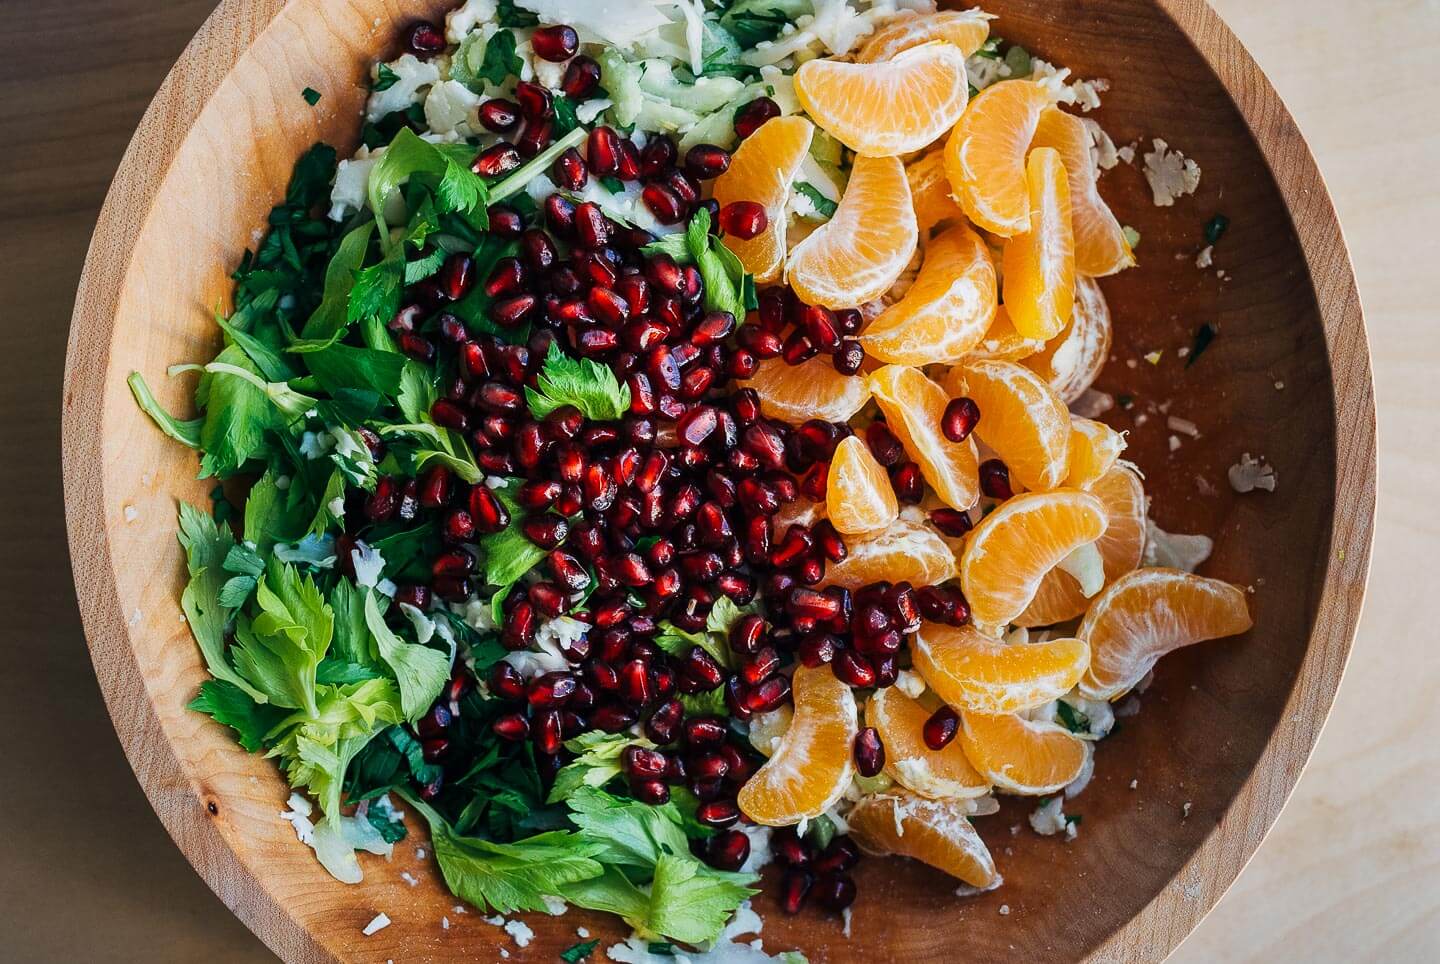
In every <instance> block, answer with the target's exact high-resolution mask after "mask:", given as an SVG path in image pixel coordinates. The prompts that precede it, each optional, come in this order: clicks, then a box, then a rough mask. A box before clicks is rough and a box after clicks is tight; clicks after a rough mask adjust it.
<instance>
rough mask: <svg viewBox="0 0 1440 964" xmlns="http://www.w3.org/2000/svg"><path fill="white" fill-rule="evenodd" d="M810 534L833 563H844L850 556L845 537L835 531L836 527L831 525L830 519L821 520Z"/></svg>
mask: <svg viewBox="0 0 1440 964" xmlns="http://www.w3.org/2000/svg"><path fill="white" fill-rule="evenodd" d="M810 534H811V537H812V538H813V539H814V540H815V545H816V547H817V548H818V549H819V550H820V552H821V553H822V554H824V556H825V558H826V559H829V560H830V561H831V562H844V561H845V557H846V556H848V555H849V554H850V550H849V548H848V547H846V545H845V539H844V537H843V536H841V535H840V533H838V532H836V531H835V526H833V525H831V523H830V520H829V519H821V520H820V521H819V522H817V523H815V528H814V529H813V530H812V531H811V533H810Z"/></svg>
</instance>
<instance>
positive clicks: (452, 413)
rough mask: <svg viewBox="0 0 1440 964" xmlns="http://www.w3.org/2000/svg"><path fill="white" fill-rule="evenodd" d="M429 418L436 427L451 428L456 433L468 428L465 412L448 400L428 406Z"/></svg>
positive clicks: (467, 418) (468, 422) (468, 418)
mask: <svg viewBox="0 0 1440 964" xmlns="http://www.w3.org/2000/svg"><path fill="white" fill-rule="evenodd" d="M430 418H431V419H433V420H434V422H435V424H436V425H440V426H442V427H444V428H453V429H454V430H455V431H457V432H463V431H465V430H466V429H468V428H469V427H470V416H468V415H466V414H465V410H464V409H463V408H461V407H460V406H459V405H456V404H455V403H454V402H452V401H450V400H449V399H444V398H442V399H440V400H439V401H437V402H436V403H435V404H434V405H432V406H430Z"/></svg>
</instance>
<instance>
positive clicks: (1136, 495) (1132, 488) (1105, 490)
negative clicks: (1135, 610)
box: [1015, 465, 1146, 626]
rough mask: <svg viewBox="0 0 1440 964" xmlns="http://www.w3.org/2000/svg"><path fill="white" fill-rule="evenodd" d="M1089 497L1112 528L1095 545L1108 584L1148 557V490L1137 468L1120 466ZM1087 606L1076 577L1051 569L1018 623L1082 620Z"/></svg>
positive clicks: (1043, 623)
mask: <svg viewBox="0 0 1440 964" xmlns="http://www.w3.org/2000/svg"><path fill="white" fill-rule="evenodd" d="M1090 494H1091V495H1093V496H1095V498H1097V499H1099V500H1100V502H1101V504H1102V505H1104V506H1105V516H1106V519H1107V521H1108V524H1107V525H1106V526H1105V533H1104V535H1102V536H1101V537H1100V538H1099V539H1097V540H1095V548H1096V549H1097V550H1098V551H1099V553H1100V560H1101V564H1102V566H1103V567H1104V571H1105V582H1106V583H1107V584H1108V583H1112V582H1114V581H1115V580H1116V579H1119V578H1120V577H1121V576H1123V575H1125V573H1127V572H1130V571H1131V570H1133V569H1134V568H1135V567H1136V566H1138V565H1140V559H1141V557H1142V556H1143V555H1144V553H1145V511H1146V505H1145V487H1144V485H1143V484H1142V483H1141V481H1140V476H1138V475H1137V474H1136V473H1135V471H1134V470H1133V469H1130V468H1128V467H1126V466H1124V465H1117V466H1116V467H1115V468H1113V469H1111V470H1110V471H1109V472H1106V473H1105V474H1104V475H1103V476H1101V477H1100V479H1099V481H1097V482H1096V483H1095V484H1094V485H1092V486H1091V487H1090ZM1089 605H1090V600H1089V599H1087V598H1086V597H1085V594H1084V593H1083V592H1081V591H1080V586H1079V585H1078V584H1077V583H1076V581H1075V578H1074V577H1073V576H1071V575H1070V574H1069V573H1067V572H1063V571H1062V570H1060V569H1052V570H1050V571H1049V572H1048V573H1046V574H1045V578H1044V579H1043V580H1041V582H1040V588H1039V589H1038V590H1036V591H1035V598H1034V599H1032V600H1030V605H1029V606H1027V607H1025V611H1024V612H1023V613H1021V614H1020V616H1019V618H1017V619H1016V620H1015V623H1016V624H1017V625H1020V626H1052V625H1054V624H1055V623H1062V622H1064V621H1065V620H1067V619H1074V618H1075V617H1076V616H1079V615H1082V614H1083V613H1084V612H1085V610H1086V608H1087V607H1089Z"/></svg>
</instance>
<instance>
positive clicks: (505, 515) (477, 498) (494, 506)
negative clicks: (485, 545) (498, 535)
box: [469, 485, 510, 532]
mask: <svg viewBox="0 0 1440 964" xmlns="http://www.w3.org/2000/svg"><path fill="white" fill-rule="evenodd" d="M469 507H470V517H471V518H472V519H473V520H474V521H475V528H476V529H477V530H478V531H480V532H499V531H500V530H501V529H504V528H505V527H506V526H508V525H509V524H510V513H509V512H506V511H505V506H504V505H502V504H501V503H500V500H499V498H497V497H496V495H495V493H494V492H492V491H491V490H490V488H489V486H486V485H477V486H474V487H473V488H471V489H470V501H469Z"/></svg>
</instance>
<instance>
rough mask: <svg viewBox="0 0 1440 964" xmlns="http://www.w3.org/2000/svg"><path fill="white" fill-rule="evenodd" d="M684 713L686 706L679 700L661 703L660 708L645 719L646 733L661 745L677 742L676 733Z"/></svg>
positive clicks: (653, 741)
mask: <svg viewBox="0 0 1440 964" xmlns="http://www.w3.org/2000/svg"><path fill="white" fill-rule="evenodd" d="M684 715H685V706H684V704H682V703H681V702H680V701H679V700H670V701H668V702H665V703H661V704H660V708H659V709H657V710H656V711H655V712H654V713H652V714H650V718H649V719H648V720H646V721H645V735H646V736H647V737H649V738H650V741H651V742H652V743H655V744H657V745H659V746H664V745H665V744H667V743H673V742H675V734H676V731H677V730H679V728H680V721H681V719H682V718H683V717H684Z"/></svg>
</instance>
